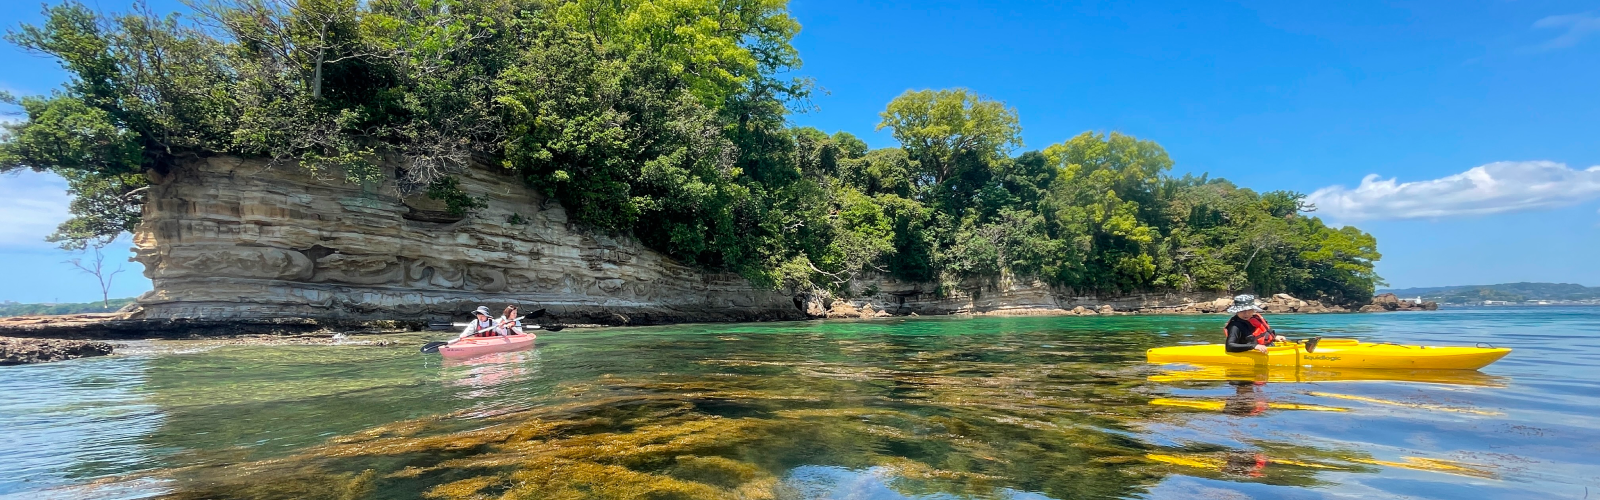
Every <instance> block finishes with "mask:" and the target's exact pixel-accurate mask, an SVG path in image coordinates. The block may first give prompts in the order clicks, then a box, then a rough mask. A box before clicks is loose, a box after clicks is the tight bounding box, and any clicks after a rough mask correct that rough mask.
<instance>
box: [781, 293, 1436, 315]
mask: <svg viewBox="0 0 1600 500" xmlns="http://www.w3.org/2000/svg"><path fill="white" fill-rule="evenodd" d="M1232 305H1233V298H1232V297H1218V298H1216V299H1215V300H1209V301H1197V302H1186V303H1182V304H1177V305H1171V306H1147V307H1138V308H1134V309H1117V308H1116V307H1114V306H1112V305H1111V304H1101V305H1099V306H1096V307H1085V306H1081V305H1080V306H1075V307H1073V308H1071V309H1067V308H1064V307H1007V308H995V309H993V310H988V311H956V312H952V313H950V314H955V315H968V316H1117V315H1133V314H1217V313H1222V312H1225V311H1226V310H1227V309H1228V307H1229V306H1232ZM1259 305H1260V306H1261V308H1262V309H1263V310H1265V311H1266V312H1268V313H1278V314H1282V313H1291V314H1326V313H1349V312H1363V313H1367V312H1392V311H1433V310H1437V309H1439V304H1438V303H1435V302H1432V301H1426V302H1420V303H1419V302H1411V301H1406V300H1401V299H1399V298H1398V297H1395V295H1394V294H1392V293H1386V294H1382V295H1378V296H1376V297H1373V298H1372V303H1371V304H1366V305H1363V306H1361V307H1359V308H1356V309H1355V310H1351V309H1349V308H1345V307H1342V306H1338V305H1331V304H1323V303H1322V302H1320V301H1316V300H1301V299H1297V298H1295V297H1293V296H1291V295H1289V294H1285V293H1280V294H1275V295H1273V296H1271V297H1268V298H1267V299H1266V300H1263V301H1261V302H1260V304H1259ZM806 313H807V315H809V316H812V317H817V318H828V319H871V318H888V317H894V316H917V315H918V314H917V313H914V312H913V313H910V314H894V313H892V312H890V310H889V308H887V307H881V306H875V305H874V303H873V302H872V301H866V300H848V299H846V300H835V301H833V302H832V303H829V304H826V305H821V304H815V305H813V306H812V307H811V308H809V309H808V310H807V311H806Z"/></svg>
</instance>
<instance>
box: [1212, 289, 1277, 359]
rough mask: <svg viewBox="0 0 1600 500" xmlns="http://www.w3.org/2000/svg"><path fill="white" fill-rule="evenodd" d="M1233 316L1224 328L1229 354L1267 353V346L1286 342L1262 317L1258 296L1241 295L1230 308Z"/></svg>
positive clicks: (1234, 299) (1229, 310)
mask: <svg viewBox="0 0 1600 500" xmlns="http://www.w3.org/2000/svg"><path fill="white" fill-rule="evenodd" d="M1228 312H1230V313H1233V316H1232V317H1230V318H1228V325H1227V326H1225V327H1223V329H1224V330H1226V331H1227V332H1228V340H1227V342H1226V344H1227V347H1226V348H1227V350H1228V352H1247V351H1251V350H1255V351H1257V352H1261V353H1265V352H1267V346H1270V345H1272V344H1273V343H1274V342H1281V341H1283V340H1284V338H1283V336H1282V335H1278V332H1277V331H1276V330H1273V329H1272V326H1271V325H1268V324H1267V318H1264V317H1262V316H1261V308H1260V307H1257V306H1256V296H1254V295H1249V294H1245V295H1240V296H1238V297H1234V298H1233V306H1232V307H1229V308H1228Z"/></svg>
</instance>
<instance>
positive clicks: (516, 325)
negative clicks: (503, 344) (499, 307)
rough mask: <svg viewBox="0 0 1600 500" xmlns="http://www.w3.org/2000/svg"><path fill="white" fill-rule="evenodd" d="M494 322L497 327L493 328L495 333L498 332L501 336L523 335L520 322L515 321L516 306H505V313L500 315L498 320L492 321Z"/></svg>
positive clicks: (518, 320)
mask: <svg viewBox="0 0 1600 500" xmlns="http://www.w3.org/2000/svg"><path fill="white" fill-rule="evenodd" d="M494 322H495V324H496V325H498V326H496V327H495V331H496V332H499V333H500V334H501V335H522V334H523V333H522V320H520V319H517V305H516V304H511V305H508V306H506V310H505V312H504V313H502V314H500V319H497V320H494Z"/></svg>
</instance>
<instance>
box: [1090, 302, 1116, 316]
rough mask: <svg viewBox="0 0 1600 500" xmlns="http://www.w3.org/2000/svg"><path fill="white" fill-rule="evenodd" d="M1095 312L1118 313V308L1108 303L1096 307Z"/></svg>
mask: <svg viewBox="0 0 1600 500" xmlns="http://www.w3.org/2000/svg"><path fill="white" fill-rule="evenodd" d="M1095 312H1098V313H1100V314H1116V312H1117V310H1116V309H1113V308H1112V307H1111V305H1109V304H1107V305H1102V306H1100V308H1099V309H1096V310H1095Z"/></svg>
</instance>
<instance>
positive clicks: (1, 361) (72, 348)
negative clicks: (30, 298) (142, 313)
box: [0, 337, 112, 365]
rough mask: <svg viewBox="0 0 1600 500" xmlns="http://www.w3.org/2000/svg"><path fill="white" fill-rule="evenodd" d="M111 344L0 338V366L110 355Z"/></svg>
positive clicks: (88, 341) (86, 341)
mask: <svg viewBox="0 0 1600 500" xmlns="http://www.w3.org/2000/svg"><path fill="white" fill-rule="evenodd" d="M111 349H112V347H111V344H107V343H105V342H95V341H90V340H59V339H30V338H18V337H0V365H23V364H28V363H48V362H51V361H65V360H68V359H74V358H83V357H89V356H105V355H107V354H111Z"/></svg>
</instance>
